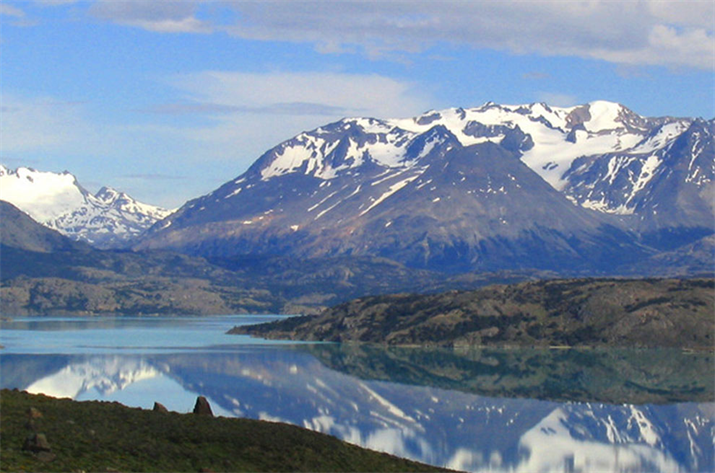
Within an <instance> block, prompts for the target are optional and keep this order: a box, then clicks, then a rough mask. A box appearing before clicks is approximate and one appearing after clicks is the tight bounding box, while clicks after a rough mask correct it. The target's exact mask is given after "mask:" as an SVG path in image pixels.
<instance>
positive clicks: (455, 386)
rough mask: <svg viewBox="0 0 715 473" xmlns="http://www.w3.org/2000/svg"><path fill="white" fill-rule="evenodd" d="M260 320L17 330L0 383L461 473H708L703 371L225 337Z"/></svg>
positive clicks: (655, 353)
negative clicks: (204, 403) (159, 410)
mask: <svg viewBox="0 0 715 473" xmlns="http://www.w3.org/2000/svg"><path fill="white" fill-rule="evenodd" d="M270 319H271V317H258V316H229V317H204V318H172V319H170V318H91V319H90V318H82V319H77V318H21V319H20V318H19V319H16V320H15V321H13V322H9V323H8V322H4V323H3V325H2V330H1V331H0V344H2V345H4V347H5V348H4V349H3V350H1V351H0V374H1V376H0V386H1V387H3V388H19V389H23V390H27V391H30V392H34V393H44V394H48V395H51V396H58V397H71V398H74V399H77V400H109V401H118V402H121V403H123V404H126V405H129V406H137V407H144V408H151V407H152V405H153V403H154V401H158V402H161V403H162V404H164V405H165V406H167V407H168V408H169V409H170V410H175V411H178V412H188V411H190V410H191V409H192V408H193V405H194V402H195V400H196V396H198V395H203V396H206V397H207V398H208V399H209V402H210V403H211V406H212V408H213V411H214V413H215V414H217V415H222V416H233V417H250V418H255V419H265V420H272V421H280V422H288V423H291V424H296V425H300V426H303V427H306V428H309V429H313V430H317V431H320V432H324V433H327V434H330V435H334V436H336V437H339V438H341V439H343V440H346V441H348V442H352V443H355V444H358V445H361V446H364V447H367V448H371V449H375V450H381V451H385V452H389V453H392V454H395V455H399V456H402V457H406V458H411V459H414V460H418V461H422V462H425V463H430V464H433V465H439V466H447V467H450V468H454V469H458V470H468V471H497V472H498V471H504V472H507V471H509V472H512V471H525V472H535V471H558V472H563V471H584V472H585V471H598V472H601V471H614V472H617V471H623V472H626V471H629V472H632V471H647V472H653V471H697V472H712V471H715V447H714V443H713V442H714V440H713V439H715V386H714V383H715V364H714V361H715V358H714V357H713V354H712V353H683V352H680V351H677V350H525V349H520V350H516V349H514V350H486V349H485V350H463V351H455V350H442V349H408V348H389V349H387V348H381V347H371V346H355V345H335V344H296V343H279V342H274V341H262V340H256V339H251V338H249V337H245V336H238V335H225V332H226V331H227V330H228V329H229V328H231V327H233V326H234V325H238V324H245V323H255V322H257V321H265V320H270Z"/></svg>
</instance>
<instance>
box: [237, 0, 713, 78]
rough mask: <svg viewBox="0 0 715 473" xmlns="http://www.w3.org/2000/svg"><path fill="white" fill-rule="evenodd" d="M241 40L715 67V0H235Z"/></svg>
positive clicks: (369, 51)
mask: <svg viewBox="0 0 715 473" xmlns="http://www.w3.org/2000/svg"><path fill="white" fill-rule="evenodd" d="M230 3H231V4H232V5H233V7H234V8H235V9H236V10H237V11H238V12H239V14H240V19H239V21H238V22H237V23H236V24H234V25H232V26H230V27H228V28H227V31H228V32H229V33H231V34H233V35H236V36H240V37H243V38H248V39H258V40H287V41H299V42H312V43H315V45H316V48H318V50H319V51H338V52H340V51H342V50H344V49H345V48H350V47H355V46H359V47H361V48H363V50H364V51H365V53H366V54H368V55H370V56H378V55H380V54H385V53H389V52H392V51H403V52H408V53H409V52H416V51H420V50H423V49H425V48H427V47H429V46H430V45H432V44H435V43H436V42H440V41H442V42H451V43H454V44H461V45H469V46H472V47H477V48H491V49H497V50H505V51H510V52H513V53H537V54H544V55H567V56H576V57H586V58H595V59H602V60H606V61H613V62H617V63H622V64H633V65H646V64H658V65H667V66H688V67H696V68H712V67H713V64H712V61H713V55H714V54H715V36H714V34H713V19H714V18H715V6H714V4H713V3H712V2H710V1H685V2H663V1H657V0H656V1H640V2H635V1H629V0H622V1H610V0H604V1H598V0H592V1H587V2H553V1H542V2H536V1H519V0H504V1H501V2H493V1H487V2H465V1H459V0H457V1H440V2H426V1H389V2H364V1H341V2H336V1H329V0H323V1H310V2H300V1H298V2H240V1H237V2H230Z"/></svg>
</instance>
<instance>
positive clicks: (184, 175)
mask: <svg viewBox="0 0 715 473" xmlns="http://www.w3.org/2000/svg"><path fill="white" fill-rule="evenodd" d="M0 22H1V23H0V25H1V26H0V162H2V163H3V164H5V165H7V166H9V167H17V166H23V165H24V166H29V167H34V168H36V169H39V170H48V171H63V170H68V171H70V172H72V173H73V174H75V175H76V176H77V177H78V179H79V182H80V183H81V184H83V185H84V186H85V187H87V188H88V189H89V190H92V191H95V190H96V189H97V188H98V187H99V186H101V185H109V186H112V187H115V188H117V189H120V190H123V191H126V192H128V193H130V194H131V195H133V196H134V197H136V198H138V199H140V200H142V201H145V202H148V203H153V204H157V205H163V206H167V207H175V206H178V205H180V204H182V203H183V202H184V201H186V200H188V199H190V198H193V197H197V196H199V195H201V194H204V193H206V192H209V191H211V190H213V189H214V188H216V187H218V186H219V185H220V184H222V183H223V182H225V181H227V180H229V179H232V178H234V177H236V176H238V175H239V174H241V173H242V172H243V171H245V169H246V168H247V167H248V166H249V165H250V164H251V163H252V162H253V161H255V160H256V159H257V158H258V157H259V156H260V154H262V153H263V152H264V151H266V150H267V149H269V148H271V147H273V146H274V145H276V144H278V143H279V142H280V141H282V140H285V139H288V138H290V137H292V136H294V135H295V134H297V133H299V132H300V131H303V130H309V129H312V128H315V127H317V126H320V125H322V124H325V123H329V122H332V121H335V120H338V119H340V118H342V117H344V116H374V117H378V118H394V117H408V116H413V115H417V114H419V113H422V112H424V111H426V110H429V109H441V108H447V107H473V106H478V105H480V104H482V103H484V102H487V101H494V102H498V103H508V104H517V103H531V102H541V101H544V102H547V103H549V104H551V105H556V106H568V105H576V104H580V103H586V102H590V101H593V100H611V101H615V102H620V103H622V104H624V105H626V106H628V107H629V108H631V109H632V110H634V111H635V112H637V113H640V114H641V115H646V116H662V115H674V116H700V117H704V118H708V119H710V118H713V117H715V75H714V73H715V33H714V31H713V25H714V24H715V6H713V2H710V1H691V2H687V1H685V2H674V1H665V2H664V1H648V0H640V1H613V0H611V1H597V0H590V1H582V2H577V1H551V2H538V1H518V0H504V1H448V0H443V1H432V2H423V1H415V0H411V1H407V0H404V1H399V0H395V1H389V2H387V1H365V0H361V1H335V0H332V1H329V0H323V1H319V0H318V1H312V2H302V1H261V2H256V1H253V2H247V1H210V0H208V1H207V0H204V1H202V0H195V1H194V0H183V1H163V0H125V1H116V0H106V1H101V0H100V1H92V2H86V1H72V0H42V1H39V0H38V1H12V0H4V1H3V3H1V4H0Z"/></svg>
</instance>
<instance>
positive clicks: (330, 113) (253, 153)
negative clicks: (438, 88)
mask: <svg viewBox="0 0 715 473" xmlns="http://www.w3.org/2000/svg"><path fill="white" fill-rule="evenodd" d="M170 83H171V84H172V85H173V86H174V87H176V88H177V89H178V90H179V91H180V92H181V93H182V94H183V96H184V97H183V100H185V102H182V103H180V104H173V105H172V104H168V105H167V104H164V105H161V106H159V107H157V108H158V109H157V108H154V109H153V110H152V109H151V108H150V109H149V111H153V112H158V113H167V114H170V115H171V114H184V113H192V112H193V113H198V114H203V115H206V116H210V117H212V118H213V123H212V124H211V125H210V126H204V127H201V128H192V129H191V130H182V134H183V136H184V137H185V138H186V137H188V138H190V139H193V140H195V141H197V142H200V143H201V144H202V146H209V145H210V148H211V151H210V154H211V155H212V156H213V157H214V159H228V160H238V161H240V162H241V163H242V164H243V165H244V166H248V165H249V164H250V163H252V162H253V161H254V160H255V159H256V158H258V156H260V154H262V153H263V152H264V151H266V150H267V149H270V148H271V147H273V146H275V145H277V144H278V143H279V142H281V141H282V140H285V139H288V138H290V137H292V136H294V135H296V134H298V133H300V132H301V131H306V130H310V129H313V128H316V127H318V126H321V125H324V124H326V123H327V122H330V121H333V120H338V119H340V118H343V117H345V116H373V117H379V118H385V117H404V116H413V115H415V114H418V113H420V112H422V111H424V110H425V109H426V108H428V100H427V99H426V98H425V97H422V96H420V95H418V94H416V93H415V92H414V89H413V87H412V85H411V84H410V83H407V82H402V81H398V80H395V79H391V78H387V77H383V76H379V75H361V74H342V73H335V72H269V73H244V72H226V71H206V72H202V73H196V74H184V75H178V76H175V77H174V78H173V79H171V80H170ZM203 156H204V157H205V156H206V153H203Z"/></svg>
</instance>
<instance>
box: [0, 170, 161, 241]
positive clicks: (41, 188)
mask: <svg viewBox="0 0 715 473" xmlns="http://www.w3.org/2000/svg"><path fill="white" fill-rule="evenodd" d="M0 200H4V201H6V202H10V203H11V204H13V205H15V206H16V207H17V208H19V209H20V210H22V211H23V212H25V213H27V214H28V215H29V216H31V217H32V218H33V219H34V220H36V221H37V222H39V223H41V224H43V225H45V226H47V227H49V228H52V229H54V230H57V231H59V232H60V233H62V234H64V235H66V236H68V237H70V238H72V239H74V240H79V241H86V242H88V243H90V244H92V245H94V246H96V247H99V248H113V247H119V246H122V245H124V244H125V243H126V242H127V241H129V240H130V239H131V238H134V237H136V236H137V235H139V234H140V233H141V232H143V231H144V230H146V229H147V228H149V227H150V226H152V225H153V224H154V223H155V222H157V221H158V220H161V219H162V218H164V217H166V216H167V215H168V214H169V213H170V212H169V211H168V210H165V209H162V208H160V207H155V206H153V205H148V204H143V203H141V202H137V201H136V200H134V199H133V198H131V197H130V196H128V195H127V194H125V193H123V192H119V191H116V190H114V189H111V188H109V187H103V188H102V189H100V190H99V192H97V193H96V194H95V195H92V194H91V193H90V192H88V191H87V190H86V189H84V188H83V187H82V186H81V185H80V184H79V183H78V182H77V178H76V177H75V176H73V175H72V174H70V173H69V172H66V171H65V172H63V173H53V172H42V171H36V170H34V169H30V168H26V167H20V168H18V169H15V170H11V169H7V168H6V167H4V166H2V165H0Z"/></svg>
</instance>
